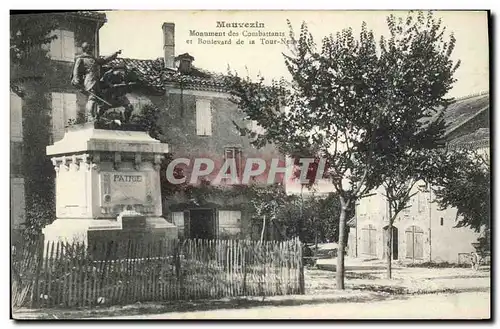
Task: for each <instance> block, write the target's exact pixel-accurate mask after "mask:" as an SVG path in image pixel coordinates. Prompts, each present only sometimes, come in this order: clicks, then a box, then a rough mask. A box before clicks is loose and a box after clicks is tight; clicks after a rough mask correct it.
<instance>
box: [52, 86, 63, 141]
mask: <svg viewBox="0 0 500 329" xmlns="http://www.w3.org/2000/svg"><path fill="white" fill-rule="evenodd" d="M64 126H65V124H64V97H63V94H61V93H52V136H53V142H56V141H58V140H60V139H61V138H62V137H63V136H64Z"/></svg>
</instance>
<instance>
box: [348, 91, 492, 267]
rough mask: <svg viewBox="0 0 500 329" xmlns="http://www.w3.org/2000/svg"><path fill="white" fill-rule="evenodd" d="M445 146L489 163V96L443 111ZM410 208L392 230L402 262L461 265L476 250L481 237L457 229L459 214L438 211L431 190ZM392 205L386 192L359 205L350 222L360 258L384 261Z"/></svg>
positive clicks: (422, 190)
mask: <svg viewBox="0 0 500 329" xmlns="http://www.w3.org/2000/svg"><path fill="white" fill-rule="evenodd" d="M445 120H446V122H447V123H448V126H447V131H446V138H447V144H448V145H447V146H448V147H452V148H460V147H467V148H471V147H472V148H474V149H477V150H478V151H479V152H480V153H482V154H483V155H484V156H485V157H487V158H489V93H482V94H479V95H473V96H468V97H464V98H461V99H458V100H457V101H456V102H455V103H453V104H452V105H450V106H449V107H448V108H447V109H446V110H445ZM411 194H414V195H413V197H412V198H411V200H410V202H409V207H408V208H407V209H405V210H403V211H402V212H401V213H400V214H399V216H398V217H397V218H396V220H395V221H394V224H393V229H392V242H393V245H392V255H393V259H394V260H398V261H402V262H426V261H433V262H443V261H446V262H451V263H457V262H462V261H463V260H464V259H465V257H464V256H465V255H466V254H468V253H470V252H472V251H474V248H473V246H472V243H473V242H476V241H477V238H478V237H479V234H478V233H476V232H474V231H473V230H471V229H470V228H467V227H460V228H458V227H455V225H456V215H457V211H456V209H453V208H449V209H445V210H439V207H438V205H437V204H436V203H435V202H433V200H434V195H433V193H432V189H431V188H430V186H427V185H426V184H425V183H424V182H421V183H420V184H416V186H415V187H414V190H413V191H412V193H411ZM388 207H389V206H388V203H387V200H386V199H385V197H383V188H380V189H379V190H377V191H375V192H374V193H373V194H372V195H371V196H369V197H366V198H363V199H361V200H360V201H358V203H357V205H356V217H355V219H353V220H351V221H350V224H352V225H351V226H354V227H352V228H351V230H350V233H349V253H350V254H351V256H353V257H360V258H374V259H382V258H385V257H386V255H385V245H386V237H387V235H388V234H387V233H388V232H387V230H388V213H389V209H388Z"/></svg>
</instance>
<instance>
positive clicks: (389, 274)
mask: <svg viewBox="0 0 500 329" xmlns="http://www.w3.org/2000/svg"><path fill="white" fill-rule="evenodd" d="M392 221H393V218H392V207H391V205H390V204H389V225H387V245H386V255H387V278H388V279H392Z"/></svg>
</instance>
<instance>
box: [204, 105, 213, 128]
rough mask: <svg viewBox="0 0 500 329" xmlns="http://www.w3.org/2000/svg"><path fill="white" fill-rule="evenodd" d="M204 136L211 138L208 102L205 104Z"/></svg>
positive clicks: (210, 114) (210, 117) (210, 109)
mask: <svg viewBox="0 0 500 329" xmlns="http://www.w3.org/2000/svg"><path fill="white" fill-rule="evenodd" d="M204 121H205V135H207V136H212V108H211V102H210V100H206V102H205V120H204Z"/></svg>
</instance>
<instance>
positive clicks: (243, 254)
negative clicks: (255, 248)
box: [241, 240, 247, 296]
mask: <svg viewBox="0 0 500 329" xmlns="http://www.w3.org/2000/svg"><path fill="white" fill-rule="evenodd" d="M241 247H242V251H243V252H242V257H241V267H242V269H243V296H246V295H247V259H246V258H247V257H246V254H247V248H246V247H247V244H246V240H243V241H242V246H241Z"/></svg>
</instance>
